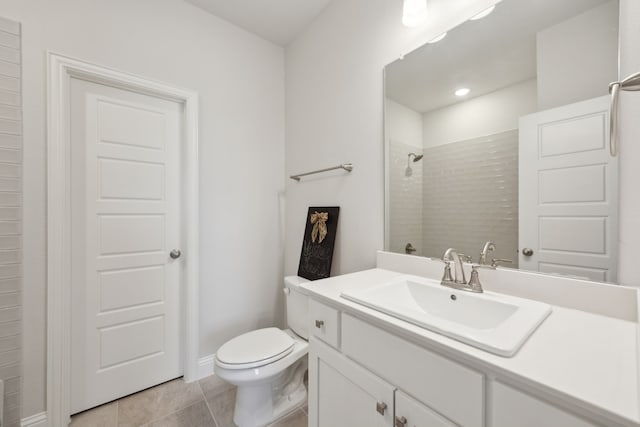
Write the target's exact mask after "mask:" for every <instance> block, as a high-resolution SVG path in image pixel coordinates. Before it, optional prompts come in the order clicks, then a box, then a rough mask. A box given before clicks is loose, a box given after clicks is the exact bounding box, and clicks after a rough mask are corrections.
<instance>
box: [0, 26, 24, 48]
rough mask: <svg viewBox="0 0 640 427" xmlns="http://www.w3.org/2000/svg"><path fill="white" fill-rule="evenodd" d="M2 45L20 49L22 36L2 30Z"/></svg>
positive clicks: (0, 39) (0, 38)
mask: <svg viewBox="0 0 640 427" xmlns="http://www.w3.org/2000/svg"><path fill="white" fill-rule="evenodd" d="M0 45H2V46H7V47H12V48H14V49H20V36H18V35H17V34H11V33H8V32H6V31H1V30H0Z"/></svg>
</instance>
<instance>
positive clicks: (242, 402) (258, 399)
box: [233, 357, 307, 427]
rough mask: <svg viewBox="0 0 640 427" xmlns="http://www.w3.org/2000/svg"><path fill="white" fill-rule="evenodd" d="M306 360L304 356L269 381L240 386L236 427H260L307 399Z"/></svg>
mask: <svg viewBox="0 0 640 427" xmlns="http://www.w3.org/2000/svg"><path fill="white" fill-rule="evenodd" d="M306 362H307V358H306V357H304V358H303V359H302V360H300V361H299V362H298V363H296V364H295V365H294V366H292V367H291V368H292V369H289V370H287V372H284V373H283V374H282V375H280V376H279V377H278V378H276V379H274V380H273V381H271V382H265V383H262V384H255V385H253V384H245V385H239V386H238V389H237V392H236V405H235V409H234V412H233V422H234V423H235V424H236V425H237V426H239V427H263V426H266V425H267V424H269V423H272V422H273V421H275V420H277V419H278V418H280V417H282V416H283V415H286V414H287V413H289V412H291V411H293V410H294V409H295V408H296V407H297V406H300V405H302V404H303V403H304V401H305V399H306V398H307V388H306V386H305V385H304V381H303V378H304V373H305V371H306V370H307V363H306Z"/></svg>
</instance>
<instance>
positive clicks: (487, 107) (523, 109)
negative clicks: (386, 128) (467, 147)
mask: <svg viewBox="0 0 640 427" xmlns="http://www.w3.org/2000/svg"><path fill="white" fill-rule="evenodd" d="M536 111H537V95H536V80H535V79H531V80H527V81H524V82H521V83H518V84H515V85H512V86H508V87H506V88H503V89H500V90H497V91H495V92H491V93H488V94H486V95H482V96H478V97H477V98H472V99H470V100H468V101H466V102H460V103H458V104H453V105H450V106H448V107H444V108H440V109H438V110H434V111H430V112H428V113H425V114H424V115H423V121H422V123H423V125H424V129H423V138H424V147H425V148H428V147H435V146H437V145H443V144H449V143H451V142H457V141H466V140H468V139H473V138H478V137H480V136H487V135H493V134H496V133H499V132H504V131H507V130H511V129H517V128H518V120H519V119H520V117H522V116H525V115H527V114H531V113H535V112H536Z"/></svg>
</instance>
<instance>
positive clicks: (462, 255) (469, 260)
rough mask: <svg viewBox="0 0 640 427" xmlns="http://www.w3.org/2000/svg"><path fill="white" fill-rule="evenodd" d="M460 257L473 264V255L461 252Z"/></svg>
mask: <svg viewBox="0 0 640 427" xmlns="http://www.w3.org/2000/svg"><path fill="white" fill-rule="evenodd" d="M460 258H461V259H462V260H463V261H464V262H466V263H469V264H473V257H472V256H471V255H465V254H460Z"/></svg>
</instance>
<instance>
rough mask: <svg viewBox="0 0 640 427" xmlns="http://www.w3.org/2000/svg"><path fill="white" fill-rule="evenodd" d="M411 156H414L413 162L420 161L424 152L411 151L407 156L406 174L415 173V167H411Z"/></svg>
mask: <svg viewBox="0 0 640 427" xmlns="http://www.w3.org/2000/svg"><path fill="white" fill-rule="evenodd" d="M411 156H413V163H415V162H419V161H420V160H422V158H423V157H424V155H423V154H416V153H409V155H408V156H407V168H406V169H405V170H404V175H405V176H411V175H413V169H411Z"/></svg>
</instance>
